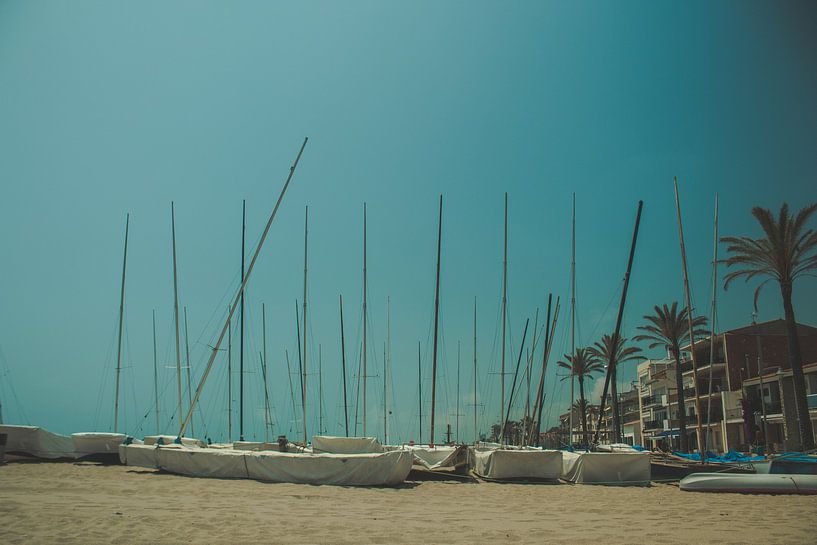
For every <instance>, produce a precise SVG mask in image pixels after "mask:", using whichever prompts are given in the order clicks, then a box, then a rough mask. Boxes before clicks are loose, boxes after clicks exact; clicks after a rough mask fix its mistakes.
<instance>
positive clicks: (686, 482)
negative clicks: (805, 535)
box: [679, 473, 817, 494]
mask: <svg viewBox="0 0 817 545" xmlns="http://www.w3.org/2000/svg"><path fill="white" fill-rule="evenodd" d="M679 486H680V488H681V490H687V491H694V492H742V493H748V494H817V475H784V474H768V473H765V474H763V473H761V474H740V473H693V474H691V475H687V476H686V477H684V478H683V479H681V482H680V483H679Z"/></svg>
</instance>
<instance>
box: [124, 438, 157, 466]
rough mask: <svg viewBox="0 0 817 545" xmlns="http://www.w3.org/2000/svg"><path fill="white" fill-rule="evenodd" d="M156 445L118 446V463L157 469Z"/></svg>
mask: <svg viewBox="0 0 817 545" xmlns="http://www.w3.org/2000/svg"><path fill="white" fill-rule="evenodd" d="M158 448H159V447H157V446H156V445H137V444H131V445H126V444H124V443H123V444H121V445H119V461H120V462H122V463H123V464H124V465H126V466H134V467H147V468H152V469H156V468H157V467H159V465H158V462H157V459H156V451H157V450H158Z"/></svg>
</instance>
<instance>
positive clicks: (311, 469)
mask: <svg viewBox="0 0 817 545" xmlns="http://www.w3.org/2000/svg"><path fill="white" fill-rule="evenodd" d="M245 460H246V462H247V469H248V473H249V477H250V478H251V479H257V480H259V481H270V482H278V483H304V484H333V485H346V486H394V485H398V484H400V483H402V482H403V481H405V480H406V477H408V474H409V471H411V463H412V455H411V452H409V451H408V450H393V451H390V452H378V453H365V454H293V453H289V452H252V453H249V454H248V456H247V457H246V458H245Z"/></svg>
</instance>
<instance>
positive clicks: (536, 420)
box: [528, 293, 558, 445]
mask: <svg viewBox="0 0 817 545" xmlns="http://www.w3.org/2000/svg"><path fill="white" fill-rule="evenodd" d="M552 301H553V294H552V293H548V311H547V319H546V320H545V346H544V348H543V349H542V374H541V376H540V377H539V387H538V388H537V390H536V397H535V398H534V401H533V411H532V413H531V419H532V420H531V429H530V432H529V435H528V444H529V445H533V444H536V445H538V443H539V430H540V429H541V423H540V420H541V419H542V414H541V409H540V408H539V406H540V404H541V403H542V401H543V399H542V398H543V396H544V393H545V370H546V368H547V357H548V351H549V350H550V309H551V303H552ZM557 305H558V303H557ZM534 352H535V351H534ZM535 357H536V355H535V354H534V357H533V358H535ZM533 358H532V359H533ZM531 371H533V365H531ZM534 438H535V441H534Z"/></svg>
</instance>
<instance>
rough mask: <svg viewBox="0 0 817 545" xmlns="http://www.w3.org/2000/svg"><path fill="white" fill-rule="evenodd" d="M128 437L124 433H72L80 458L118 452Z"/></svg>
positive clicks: (75, 449)
mask: <svg viewBox="0 0 817 545" xmlns="http://www.w3.org/2000/svg"><path fill="white" fill-rule="evenodd" d="M125 437H127V436H126V435H125V434H124V433H96V432H86V433H72V434H71V439H72V440H73V441H74V451H75V452H76V455H77V457H78V458H82V457H83V456H93V455H95V454H116V453H117V451H118V449H119V445H121V444H122V442H123V441H124V440H125Z"/></svg>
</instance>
